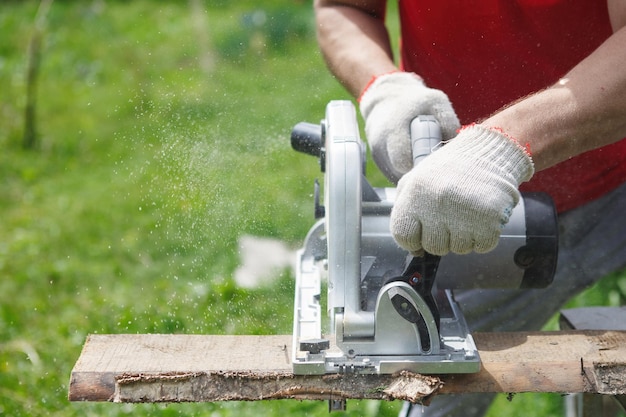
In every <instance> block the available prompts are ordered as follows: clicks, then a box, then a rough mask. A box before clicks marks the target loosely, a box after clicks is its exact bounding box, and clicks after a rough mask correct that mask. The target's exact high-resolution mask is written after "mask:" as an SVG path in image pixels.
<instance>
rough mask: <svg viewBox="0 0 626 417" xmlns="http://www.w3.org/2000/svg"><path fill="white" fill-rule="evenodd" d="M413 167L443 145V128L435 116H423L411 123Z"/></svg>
mask: <svg viewBox="0 0 626 417" xmlns="http://www.w3.org/2000/svg"><path fill="white" fill-rule="evenodd" d="M410 129H411V134H410V136H411V137H410V140H411V152H412V154H413V166H416V165H417V164H418V163H420V162H421V161H422V159H424V158H426V157H427V156H428V155H430V154H431V153H432V152H433V151H434V150H435V149H436V148H437V147H438V146H439V144H440V143H441V126H439V122H438V121H437V119H436V118H435V116H430V115H421V116H417V117H416V118H415V119H413V120H412V121H411V126H410Z"/></svg>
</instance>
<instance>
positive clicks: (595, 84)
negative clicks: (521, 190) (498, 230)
mask: <svg viewBox="0 0 626 417" xmlns="http://www.w3.org/2000/svg"><path fill="white" fill-rule="evenodd" d="M608 4H609V13H610V17H611V23H612V25H613V30H614V34H613V35H612V36H611V37H610V38H609V39H607V40H606V41H605V42H604V43H603V44H602V45H601V46H600V47H599V48H598V49H597V50H596V51H594V52H593V53H592V54H591V55H589V56H588V57H587V58H586V59H584V60H583V61H582V62H580V63H579V64H578V65H576V66H575V67H574V68H573V69H572V70H571V71H570V72H569V73H567V74H566V75H565V76H564V77H563V78H562V79H561V80H559V81H558V82H557V83H556V84H555V85H553V86H552V87H550V88H548V89H546V90H543V91H541V92H538V93H536V94H533V95H531V96H529V97H527V98H525V99H523V100H520V101H518V102H517V103H515V104H513V105H511V106H509V107H507V108H505V109H504V110H501V111H500V112H498V113H496V114H494V115H493V116H491V117H490V118H488V119H487V120H485V121H484V122H483V123H482V125H483V126H487V127H497V128H499V129H502V131H504V132H506V133H507V134H508V135H510V136H512V137H513V138H515V139H516V140H517V141H519V142H520V143H521V144H522V145H524V146H525V145H528V146H529V147H530V151H531V153H532V157H533V161H534V163H535V168H536V170H541V169H544V168H548V167H550V166H552V165H555V164H557V163H558V162H561V161H564V160H566V159H569V158H571V157H573V156H575V155H578V154H580V153H583V152H585V151H588V150H591V149H595V148H598V147H601V146H604V145H608V144H610V143H613V142H616V141H619V140H620V139H622V138H624V137H626V67H624V63H625V62H626V3H625V2H623V1H619V0H609V2H608Z"/></svg>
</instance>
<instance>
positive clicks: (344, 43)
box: [315, 0, 396, 97]
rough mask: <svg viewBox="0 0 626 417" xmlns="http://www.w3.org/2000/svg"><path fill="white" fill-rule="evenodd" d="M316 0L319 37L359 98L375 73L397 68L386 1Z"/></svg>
mask: <svg viewBox="0 0 626 417" xmlns="http://www.w3.org/2000/svg"><path fill="white" fill-rule="evenodd" d="M349 3H350V2H349V1H348V2H333V1H325V0H316V1H315V16H316V22H317V36H318V42H319V45H320V49H321V50H322V53H323V55H324V58H325V60H326V62H327V64H328V67H329V68H330V70H331V72H332V73H333V74H334V75H335V76H336V77H337V78H338V79H339V80H340V81H341V83H342V84H343V85H344V86H345V87H346V89H347V90H348V91H349V92H350V93H351V94H352V95H353V96H354V97H358V96H359V95H360V94H361V92H362V91H363V89H364V88H365V86H366V85H367V83H368V82H369V80H370V79H371V78H372V76H374V75H379V74H384V73H387V72H390V71H393V70H395V69H396V67H395V65H394V63H393V59H392V52H391V46H390V44H389V35H388V33H387V30H386V28H385V26H384V21H383V16H384V2H379V1H378V2H377V1H371V2H369V3H371V4H370V5H369V6H368V5H363V4H364V3H367V2H360V4H361V5H360V6H359V7H356V6H354V5H350V4H349Z"/></svg>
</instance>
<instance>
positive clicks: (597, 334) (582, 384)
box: [69, 331, 626, 403]
mask: <svg viewBox="0 0 626 417" xmlns="http://www.w3.org/2000/svg"><path fill="white" fill-rule="evenodd" d="M474 339H475V341H476V345H477V347H478V350H479V353H480V356H481V360H482V369H481V371H480V372H478V373H476V374H466V375H439V376H425V375H416V374H411V373H407V372H404V373H401V374H399V375H326V376H298V375H293V374H292V372H291V362H290V358H291V353H290V350H291V336H203V335H147V334H144V335H91V336H89V337H88V339H87V341H86V343H85V346H84V347H83V351H82V353H81V355H80V358H79V359H78V361H77V363H76V365H75V367H74V369H73V370H72V375H71V380H70V390H69V399H70V400H71V401H114V402H211V401H239V400H264V399H285V398H297V399H317V400H321V399H323V400H328V399H334V400H338V399H352V398H360V399H383V400H393V399H401V400H408V401H412V402H416V403H419V402H422V403H428V401H429V400H430V399H431V398H432V397H433V396H435V395H437V394H445V393H462V392H507V393H508V392H510V393H515V392H563V393H569V392H588V393H599V394H626V332H622V331H567V332H529V333H477V334H475V335H474Z"/></svg>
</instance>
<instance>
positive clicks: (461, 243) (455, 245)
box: [450, 233, 476, 255]
mask: <svg viewBox="0 0 626 417" xmlns="http://www.w3.org/2000/svg"><path fill="white" fill-rule="evenodd" d="M475 244H476V240H475V239H474V236H473V235H472V234H471V233H458V234H456V235H453V236H451V237H450V251H451V252H454V253H458V254H461V255H465V254H468V253H470V252H472V251H473V250H474V246H475Z"/></svg>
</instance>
